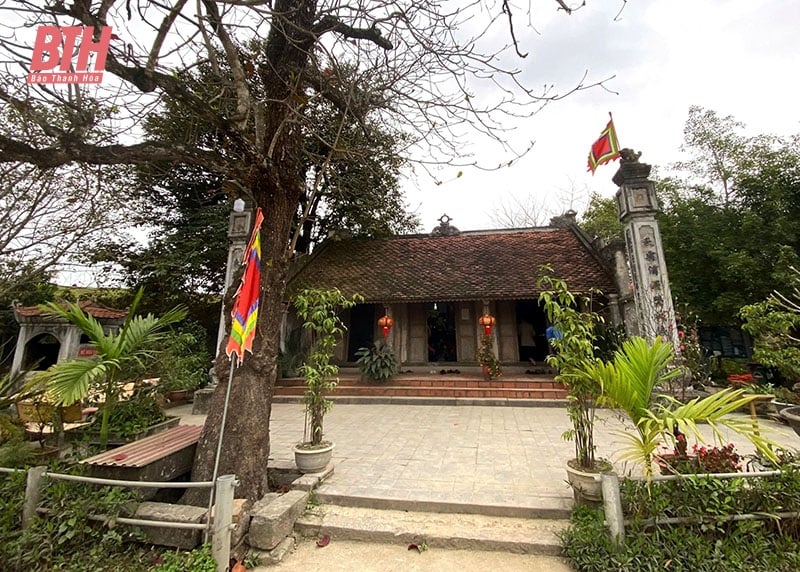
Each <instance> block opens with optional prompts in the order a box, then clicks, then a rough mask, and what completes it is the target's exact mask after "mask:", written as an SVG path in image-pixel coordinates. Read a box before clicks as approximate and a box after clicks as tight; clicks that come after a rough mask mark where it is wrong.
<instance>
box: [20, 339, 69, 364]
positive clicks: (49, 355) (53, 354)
mask: <svg viewBox="0 0 800 572" xmlns="http://www.w3.org/2000/svg"><path fill="white" fill-rule="evenodd" d="M59 350H61V342H59V341H58V338H56V337H55V336H54V335H53V334H39V335H38V336H36V337H34V338H31V339H30V340H29V341H28V343H27V344H25V358H24V359H23V360H22V369H33V368H36V369H37V370H44V369H47V368H48V367H50V366H51V365H55V364H56V363H58V352H59Z"/></svg>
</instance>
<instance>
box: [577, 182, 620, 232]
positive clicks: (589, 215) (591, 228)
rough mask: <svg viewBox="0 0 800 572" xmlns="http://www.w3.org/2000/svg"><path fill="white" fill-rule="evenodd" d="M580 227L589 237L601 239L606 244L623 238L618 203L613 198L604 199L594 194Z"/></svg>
mask: <svg viewBox="0 0 800 572" xmlns="http://www.w3.org/2000/svg"><path fill="white" fill-rule="evenodd" d="M580 225H581V227H582V228H583V230H585V231H586V232H587V234H589V236H596V237H599V238H601V239H602V240H603V241H605V242H606V243H608V242H611V241H612V240H614V239H622V238H623V227H622V223H621V222H619V212H618V211H617V203H616V202H615V201H614V199H613V198H612V197H608V198H604V197H601V196H600V195H598V194H597V193H594V192H593V193H592V195H591V196H590V197H589V205H588V206H587V207H586V211H585V212H584V213H583V216H582V217H581V223H580Z"/></svg>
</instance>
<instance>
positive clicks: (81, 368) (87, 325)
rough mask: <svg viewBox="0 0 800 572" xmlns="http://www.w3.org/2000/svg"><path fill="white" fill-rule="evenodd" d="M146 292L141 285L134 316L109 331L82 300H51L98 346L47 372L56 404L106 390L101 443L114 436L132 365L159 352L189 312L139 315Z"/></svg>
mask: <svg viewBox="0 0 800 572" xmlns="http://www.w3.org/2000/svg"><path fill="white" fill-rule="evenodd" d="M142 294H143V292H142V291H141V290H140V291H139V292H138V293H137V295H136V298H134V301H133V304H132V305H131V308H130V312H129V313H128V317H127V318H126V320H125V323H124V324H123V325H122V327H121V328H120V330H119V331H118V332H117V333H110V334H106V332H105V331H104V330H103V326H101V325H100V323H99V322H98V321H97V320H95V319H94V317H92V316H90V315H88V314H85V313H84V312H83V310H81V308H80V307H79V306H78V305H77V304H67V307H66V309H65V308H63V307H62V306H60V305H59V304H55V303H50V304H46V305H45V306H44V309H45V310H47V311H48V312H50V313H51V314H53V315H56V316H59V317H61V318H63V319H65V320H67V321H68V322H70V323H72V324H74V325H76V326H78V327H79V328H80V330H81V332H83V333H84V334H86V336H87V337H88V338H89V340H90V341H91V343H92V345H94V346H95V348H97V355H95V356H94V357H91V358H82V359H74V360H70V361H66V362H61V363H58V364H56V365H54V366H52V367H51V368H50V369H49V370H47V371H46V372H44V374H43V377H42V379H43V380H44V381H45V382H46V384H47V389H48V393H49V394H50V395H52V396H53V400H54V402H55V403H56V404H62V405H70V404H72V403H75V402H76V401H81V400H83V399H85V398H86V397H87V396H88V395H89V393H90V392H91V391H92V390H96V391H98V392H100V393H101V394H102V395H103V396H104V406H103V409H102V420H101V427H100V441H101V445H105V444H106V442H107V439H108V421H109V415H110V413H111V411H112V410H113V408H114V405H115V404H116V403H117V401H118V398H119V394H120V392H121V390H122V387H123V385H124V384H125V383H126V382H127V379H126V377H125V374H126V369H127V368H136V367H138V368H142V367H144V364H145V363H146V362H147V361H151V360H153V359H154V358H155V357H156V356H157V355H158V352H159V350H158V348H157V344H158V343H159V342H160V341H162V340H164V338H165V337H166V336H167V331H168V330H167V329H168V327H169V326H170V325H171V324H174V323H176V322H179V321H180V320H182V319H183V318H184V317H185V316H186V312H185V310H183V309H182V308H174V309H172V310H170V311H169V312H167V313H166V314H164V315H162V316H161V317H160V318H156V317H155V316H153V315H152V314H148V315H147V316H139V315H135V312H136V308H137V307H138V304H139V301H140V300H141V297H142Z"/></svg>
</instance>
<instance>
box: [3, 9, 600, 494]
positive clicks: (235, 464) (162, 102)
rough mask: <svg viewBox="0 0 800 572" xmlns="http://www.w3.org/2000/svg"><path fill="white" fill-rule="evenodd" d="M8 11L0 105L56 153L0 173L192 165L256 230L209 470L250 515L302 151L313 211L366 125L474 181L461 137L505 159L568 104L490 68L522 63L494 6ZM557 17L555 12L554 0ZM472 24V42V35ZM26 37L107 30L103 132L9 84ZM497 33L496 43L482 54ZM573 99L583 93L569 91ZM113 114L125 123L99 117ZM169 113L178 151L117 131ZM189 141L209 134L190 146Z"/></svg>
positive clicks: (506, 21)
mask: <svg viewBox="0 0 800 572" xmlns="http://www.w3.org/2000/svg"><path fill="white" fill-rule="evenodd" d="M18 5H19V10H18V12H17V13H16V14H15V15H14V18H13V19H12V20H11V21H8V22H6V21H4V22H3V24H2V25H3V26H5V27H6V28H5V31H4V33H3V34H2V35H0V52H2V55H3V58H2V59H3V61H4V62H7V63H5V64H4V72H3V76H2V79H3V82H2V88H0V101H3V102H4V105H5V106H8V107H13V108H15V109H16V110H17V111H18V112H19V113H20V114H21V115H22V116H23V118H24V119H25V120H26V121H27V124H28V125H30V126H32V128H37V129H47V130H51V131H52V132H53V133H54V134H56V135H57V137H56V138H55V141H54V142H53V143H52V144H50V145H48V146H43V145H40V144H38V143H37V141H36V140H35V139H34V140H25V139H19V138H15V137H13V136H7V137H0V161H1V162H10V161H25V162H29V163H31V164H34V165H37V166H38V167H41V168H47V167H56V166H59V165H64V164H69V163H71V162H81V163H86V164H95V165H102V164H129V165H143V164H152V163H165V164H170V165H194V166H196V167H200V168H202V169H205V170H206V171H208V172H213V173H216V174H218V175H219V176H221V177H223V178H224V179H226V180H231V181H234V182H235V183H237V185H238V186H239V187H240V188H241V190H242V191H241V192H242V193H243V194H245V195H246V196H247V197H249V198H250V199H251V200H252V202H253V203H254V204H255V205H256V206H259V207H261V208H262V209H263V211H264V213H265V216H266V221H265V224H264V227H263V229H262V232H261V248H262V250H261V254H262V265H261V268H262V282H261V289H262V291H261V294H262V295H261V305H260V308H259V316H258V320H259V323H258V333H257V334H256V337H255V341H254V345H253V356H252V359H248V360H245V361H244V363H243V364H242V366H241V367H240V368H239V369H238V371H237V374H236V382H235V383H233V384H232V386H231V400H230V408H231V409H232V410H234V411H235V412H236V415H235V416H233V417H232V419H233V421H232V422H234V423H236V431H229V432H227V435H229V438H227V439H226V440H225V442H224V443H223V445H222V454H221V457H220V471H222V472H223V473H235V474H236V475H237V476H238V477H239V479H240V487H239V489H238V494H240V495H241V496H243V497H247V498H250V499H257V498H260V497H261V496H262V494H263V493H264V492H265V490H266V484H267V483H266V478H265V474H264V467H265V466H266V465H267V462H268V457H269V425H268V422H265V421H268V420H269V416H270V408H271V396H272V389H273V387H274V384H275V380H276V374H277V356H278V349H279V338H280V331H279V328H278V327H277V324H279V323H280V322H281V319H282V316H283V312H284V299H283V294H284V291H285V287H286V281H287V277H288V270H289V264H290V262H291V260H292V257H293V254H294V247H295V245H296V244H297V241H298V238H299V236H300V234H301V233H302V228H303V223H304V222H305V220H304V216H305V214H306V212H307V210H305V209H304V210H303V215H304V216H303V217H301V218H300V220H298V217H297V213H298V210H299V209H300V208H301V205H302V204H303V200H304V198H306V197H307V196H308V188H309V185H308V181H307V180H306V175H307V170H306V169H305V161H306V153H305V151H306V141H307V140H308V136H309V133H311V132H313V133H315V134H316V136H318V137H321V138H322V137H324V138H325V139H326V141H325V143H326V145H327V149H329V151H328V152H327V154H326V157H325V162H324V163H322V164H321V167H320V170H318V171H317V172H316V173H314V179H313V186H312V187H311V188H312V191H313V192H314V193H319V192H320V189H321V188H322V185H323V183H324V175H325V174H326V173H327V172H328V171H329V169H330V165H331V164H332V162H333V159H334V158H335V157H336V155H337V154H338V153H339V151H340V150H341V145H340V142H341V141H342V133H343V131H344V130H345V129H346V127H347V125H349V124H350V123H351V122H355V123H357V124H359V125H361V126H362V130H363V131H364V134H365V137H368V138H369V129H368V125H369V124H370V122H376V123H379V124H381V125H382V128H384V129H385V130H386V131H387V132H388V133H390V134H392V136H394V137H395V138H396V139H397V140H398V141H403V145H404V151H407V152H408V154H409V155H412V154H413V155H414V156H415V158H416V159H417V161H418V163H417V164H419V165H422V166H425V165H443V164H449V163H458V164H462V165H463V164H474V163H475V160H474V159H471V158H469V157H468V156H467V152H466V151H465V149H464V148H463V145H462V142H463V141H464V138H465V136H466V135H481V136H486V137H487V138H488V140H489V141H494V142H495V143H499V144H500V145H501V148H503V149H504V150H508V149H509V146H508V143H509V140H508V135H507V134H504V131H505V130H507V129H511V128H512V127H513V128H518V127H519V124H520V121H521V120H522V119H523V118H524V117H527V116H530V115H532V114H533V113H534V112H536V111H538V110H540V109H541V107H542V105H543V104H545V103H547V102H549V101H553V100H557V99H560V98H562V97H564V96H565V95H567V94H568V93H569V92H567V93H566V94H565V93H556V92H554V91H552V90H551V88H549V87H548V88H545V89H544V91H535V90H532V89H530V88H528V87H526V86H525V85H523V83H522V82H523V77H522V75H521V74H520V73H519V71H518V70H516V69H514V68H506V67H503V65H502V63H501V62H503V61H508V60H507V59H506V57H505V56H506V54H508V55H511V53H510V52H513V51H516V53H517V54H519V55H520V56H522V54H521V53H520V52H519V49H518V45H517V43H516V40H515V33H514V28H513V26H514V24H515V19H514V14H513V9H512V7H511V6H510V5H509V4H508V3H507V2H505V1H503V2H491V3H490V4H489V5H487V4H486V3H484V2H470V3H467V4H466V5H458V6H455V5H453V6H451V5H450V4H447V5H446V6H444V5H440V4H438V3H435V2H430V1H421V2H406V1H403V0H381V1H372V0H370V1H369V2H367V1H366V0H358V1H355V2H353V1H348V2H344V1H341V0H273V1H272V2H266V1H265V2H260V1H256V2H233V1H223V0H199V2H198V3H187V2H186V1H185V0H177V1H175V2H172V3H152V2H151V3H135V5H134V3H131V2H122V1H121V0H116V1H115V0H107V1H104V2H101V3H91V2H72V3H69V4H66V3H61V2H57V3H53V4H50V5H47V6H44V7H43V6H42V4H41V3H40V2H38V1H33V0H20V1H19V2H18ZM556 6H558V7H560V8H561V9H563V10H565V11H566V12H567V13H570V12H571V10H570V9H569V8H568V7H567V5H566V4H565V2H563V1H562V0H556ZM20 18H25V21H24V22H20V21H19V19H20ZM482 18H485V20H484V24H480V23H479V22H478V20H480V19H482ZM42 24H56V25H85V26H92V27H95V29H96V31H98V32H99V28H100V27H101V26H105V25H110V26H113V27H114V29H115V31H116V33H117V36H118V39H117V40H113V41H112V45H111V48H110V50H109V53H108V56H107V60H106V66H105V74H106V76H108V77H109V78H110V80H111V83H112V84H113V87H109V88H105V87H101V88H99V89H98V90H97V91H96V92H95V93H96V97H97V98H98V99H102V101H101V103H103V104H105V105H107V106H108V107H109V108H110V109H112V110H113V112H114V114H115V115H114V117H113V121H111V122H109V121H106V120H105V119H106V118H103V117H101V116H98V115H97V114H92V113H84V109H85V105H81V103H80V102H78V103H75V102H72V106H71V107H68V106H66V105H65V104H64V100H65V98H64V97H63V96H62V94H61V92H59V91H58V89H53V88H52V86H41V85H36V84H30V85H27V84H25V75H26V74H25V67H26V65H27V62H30V61H31V57H30V56H31V49H30V48H29V47H28V46H27V45H26V42H25V40H23V39H22V38H23V34H22V32H23V31H25V32H26V33H27V32H28V31H30V30H31V29H32V28H34V27H36V26H39V25H42ZM476 24H477V25H476ZM498 27H502V28H503V30H502V38H501V40H500V42H499V46H498V47H493V41H496V38H497V34H499V33H500V30H497V28H498ZM471 30H473V31H474V33H472V34H471V33H470V31H471ZM496 32H497V33H496ZM31 35H32V34H31ZM253 38H264V40H263V42H262V43H261V44H260V48H259V52H258V57H257V58H249V57H248V55H247V51H246V50H243V49H242V46H247V45H248V42H251V41H252V39H253ZM509 38H510V40H509ZM218 54H224V55H223V56H221V57H220V56H218ZM199 65H208V66H209V69H210V70H211V74H212V75H211V78H210V80H209V81H207V82H203V84H202V85H201V84H199V83H198V82H197V81H192V76H191V74H190V73H189V72H190V70H192V69H194V68H196V67H197V66H199ZM353 70H355V71H353ZM586 87H588V86H587V85H585V84H583V83H581V84H579V85H578V86H576V87H575V88H573V91H574V90H575V89H584V88H586ZM209 93H211V95H210V96H209ZM479 93H480V97H478V94H479ZM322 100H325V101H326V102H328V103H330V105H332V106H333V107H334V108H335V109H336V110H337V111H338V112H339V113H340V114H341V118H342V120H341V123H340V125H341V129H337V130H335V132H334V133H333V136H332V137H331V136H327V135H326V134H325V132H324V130H319V129H315V123H314V116H313V114H311V113H310V110H311V109H312V108H313V107H312V106H310V105H309V104H310V102H312V101H322ZM119 101H123V102H124V105H118V104H117V106H116V107H115V106H114V105H113V104H115V103H116V102H119ZM228 101H231V104H230V105H229V104H228V103H227V102H228ZM178 102H180V104H182V105H183V106H184V109H185V110H186V113H187V114H188V116H187V117H186V121H185V122H184V124H183V125H184V129H183V131H182V133H183V135H184V137H183V138H182V139H181V140H180V141H179V142H176V141H175V140H171V141H165V140H162V139H159V138H158V137H152V136H150V135H148V134H141V135H140V134H139V132H136V131H131V128H132V127H133V126H135V125H137V124H139V123H141V121H143V120H144V119H145V118H146V117H147V116H149V115H150V114H151V113H152V112H153V111H155V110H158V109H160V108H163V107H165V106H167V107H168V106H170V105H176V104H177V103H178ZM56 103H57V104H59V105H60V106H61V107H63V108H67V109H70V110H74V111H75V112H74V113H72V114H71V115H70V116H69V118H70V122H69V126H68V128H61V129H59V128H58V126H51V125H49V124H48V123H47V121H46V119H43V120H42V118H39V121H38V122H37V121H36V120H35V119H34V118H33V117H31V116H30V114H29V113H28V110H30V109H35V108H36V107H37V106H41V105H45V104H56ZM504 118H505V119H508V118H513V119H514V121H513V126H509V127H507V128H506V129H504V126H503V125H502V124H501V120H502V119H504ZM96 123H104V125H107V126H111V127H113V128H117V131H116V132H115V133H113V135H114V136H116V137H117V139H115V140H113V141H103V142H91V141H87V140H86V138H85V137H84V135H85V133H86V132H87V130H88V129H90V128H92V127H93V126H94V125H95V124H96ZM203 123H205V124H208V125H210V126H212V127H213V128H214V131H213V132H211V133H210V134H206V133H205V132H204V131H202V130H197V131H196V130H195V129H194V128H195V126H199V125H200V124H203ZM123 135H124V138H121V137H122V136H123ZM132 135H134V136H135V139H134V140H131V136H132ZM120 141H121V142H120ZM510 154H512V155H514V156H516V155H518V154H519V153H516V154H515V153H514V152H513V150H512V151H511V152H510ZM306 204H312V205H313V202H312V201H310V200H308V201H307V203H306ZM227 367H228V364H227V360H218V371H217V373H218V376H219V379H221V380H226V379H227ZM224 383H225V382H224V381H223V386H224ZM223 394H224V391H223V392H219V391H218V392H216V394H215V396H214V398H213V400H212V403H211V407H210V411H209V414H208V417H207V421H206V424H205V428H204V431H203V435H202V437H201V439H200V442H199V444H198V450H197V455H196V457H195V468H194V475H193V476H194V478H195V479H198V480H204V479H207V478H209V477H210V476H211V472H212V467H213V466H214V462H213V461H214V456H215V449H216V442H217V438H218V436H219V433H220V424H221V418H222V410H223ZM195 500H196V501H198V502H199V501H200V499H199V498H198V499H195Z"/></svg>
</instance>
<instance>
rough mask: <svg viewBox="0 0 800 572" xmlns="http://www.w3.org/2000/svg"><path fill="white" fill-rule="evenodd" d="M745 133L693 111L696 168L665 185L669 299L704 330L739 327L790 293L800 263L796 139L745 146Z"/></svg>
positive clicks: (690, 127) (691, 146)
mask: <svg viewBox="0 0 800 572" xmlns="http://www.w3.org/2000/svg"><path fill="white" fill-rule="evenodd" d="M741 127H742V124H741V123H739V122H736V121H734V120H733V119H732V118H730V117H726V118H719V117H718V116H717V115H716V114H715V113H714V112H713V111H708V110H704V109H702V108H697V107H693V108H691V109H690V116H689V120H688V121H687V125H686V146H687V150H688V151H689V152H691V153H693V154H694V159H693V160H692V161H689V162H687V163H682V164H679V165H678V166H679V167H681V168H686V169H689V170H688V171H687V172H686V173H684V175H683V178H682V179H678V178H671V179H665V180H663V181H660V182H659V187H658V188H659V193H660V197H659V198H660V200H661V203H662V209H663V213H662V214H661V216H660V217H659V224H660V227H661V235H662V240H663V243H664V252H665V256H666V259H667V263H668V265H669V276H670V283H671V286H672V292H673V294H674V296H675V298H676V299H677V300H679V301H680V302H683V303H686V304H687V305H688V307H689V309H690V310H691V311H692V312H693V313H696V314H697V315H698V316H699V317H700V319H701V320H702V322H703V323H704V324H705V325H731V324H735V323H737V322H738V321H739V318H738V316H739V310H740V308H742V306H745V305H747V304H753V303H755V302H757V301H759V300H763V299H765V298H766V297H767V296H769V294H770V293H771V292H772V291H773V290H775V289H779V290H780V289H783V288H785V287H786V286H788V284H789V280H790V277H791V271H790V267H791V266H793V265H794V266H796V265H797V264H798V262H800V259H798V254H799V253H800V152H799V151H798V150H797V149H798V148H797V138H796V137H794V138H790V139H788V140H784V139H781V138H778V137H773V136H765V135H760V136H756V137H749V138H748V137H744V136H741V135H739V134H738V133H737V132H736V131H735V130H736V129H740V128H741Z"/></svg>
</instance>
